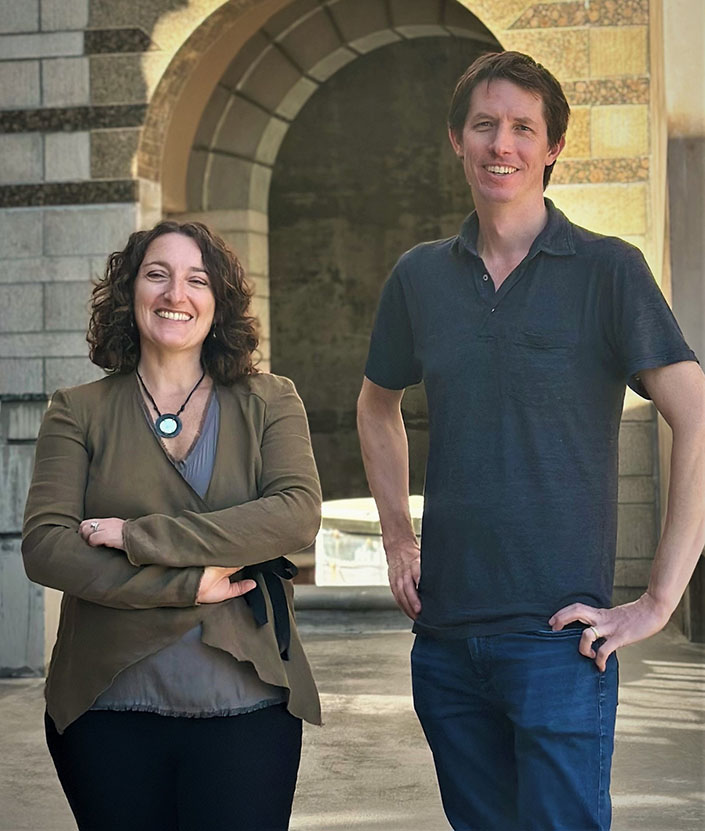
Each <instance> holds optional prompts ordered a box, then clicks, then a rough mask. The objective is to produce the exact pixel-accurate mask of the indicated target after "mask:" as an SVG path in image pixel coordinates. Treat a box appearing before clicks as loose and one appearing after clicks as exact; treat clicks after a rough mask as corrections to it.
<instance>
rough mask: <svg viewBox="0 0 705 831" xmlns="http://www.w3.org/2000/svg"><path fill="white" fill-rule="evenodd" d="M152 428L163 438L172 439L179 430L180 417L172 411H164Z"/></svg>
mask: <svg viewBox="0 0 705 831" xmlns="http://www.w3.org/2000/svg"><path fill="white" fill-rule="evenodd" d="M154 429H155V430H156V431H157V435H158V436H161V437H162V438H163V439H173V438H174V436H178V435H179V433H180V432H181V419H180V418H179V417H178V416H177V415H174V413H164V415H161V416H159V418H158V419H157V423H156V424H155V425H154Z"/></svg>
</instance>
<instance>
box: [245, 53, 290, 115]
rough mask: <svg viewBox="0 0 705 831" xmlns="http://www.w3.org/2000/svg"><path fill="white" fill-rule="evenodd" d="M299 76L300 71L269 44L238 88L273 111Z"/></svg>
mask: <svg viewBox="0 0 705 831" xmlns="http://www.w3.org/2000/svg"><path fill="white" fill-rule="evenodd" d="M300 77H301V71H300V70H299V69H298V68H297V67H296V66H295V65H294V64H293V63H292V62H291V61H290V60H289V59H288V58H287V57H285V56H284V55H283V54H282V53H281V52H280V51H279V49H278V48H277V47H276V46H270V47H268V49H267V50H266V51H265V52H263V53H262V56H261V57H260V59H259V60H258V62H257V63H256V65H255V66H254V67H253V69H252V71H251V72H250V73H249V74H248V75H247V76H246V77H245V78H244V79H243V81H242V83H241V84H240V85H239V87H238V88H239V89H242V91H243V93H244V94H245V95H246V96H247V97H248V98H251V99H252V100H253V101H256V102H257V103H258V104H261V105H262V106H263V107H264V108H265V109H267V110H270V111H274V110H276V108H277V106H278V105H279V102H280V101H281V100H282V98H283V97H284V96H285V95H286V93H287V92H288V91H289V90H290V89H291V87H293V86H294V84H295V83H296V82H297V81H298V79H299V78H300Z"/></svg>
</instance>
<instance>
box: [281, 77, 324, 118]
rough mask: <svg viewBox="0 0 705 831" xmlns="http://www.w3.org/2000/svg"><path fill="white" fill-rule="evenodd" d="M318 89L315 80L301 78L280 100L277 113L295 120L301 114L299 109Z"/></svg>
mask: <svg viewBox="0 0 705 831" xmlns="http://www.w3.org/2000/svg"><path fill="white" fill-rule="evenodd" d="M317 89H318V84H316V83H315V82H314V81H311V80H310V79H309V78H303V77H302V78H299V80H298V81H297V82H296V83H295V84H294V85H293V86H292V87H290V88H289V90H288V91H287V92H286V94H285V95H284V97H283V98H282V100H281V101H280V103H279V106H278V107H277V109H276V114H277V115H278V116H281V117H282V118H287V119H289V120H290V121H293V120H294V119H295V118H296V116H297V115H298V114H299V110H300V109H301V108H302V107H303V105H304V104H305V103H306V102H307V101H308V99H309V98H310V97H311V96H312V95H313V93H314V92H315V91H316V90H317Z"/></svg>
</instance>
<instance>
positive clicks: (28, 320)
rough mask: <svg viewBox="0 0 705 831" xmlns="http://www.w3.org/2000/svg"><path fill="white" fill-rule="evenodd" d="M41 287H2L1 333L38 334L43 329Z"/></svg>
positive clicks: (0, 306)
mask: <svg viewBox="0 0 705 831" xmlns="http://www.w3.org/2000/svg"><path fill="white" fill-rule="evenodd" d="M43 310H44V305H43V300H42V287H41V285H32V284H26V283H20V284H18V285H0V332H36V331H38V330H40V329H42V328H43V317H42V315H43Z"/></svg>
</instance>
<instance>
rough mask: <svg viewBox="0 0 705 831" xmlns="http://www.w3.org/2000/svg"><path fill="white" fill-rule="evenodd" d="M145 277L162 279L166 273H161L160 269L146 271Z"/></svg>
mask: <svg viewBox="0 0 705 831" xmlns="http://www.w3.org/2000/svg"><path fill="white" fill-rule="evenodd" d="M147 277H149V278H150V280H163V279H165V278H166V274H162V272H161V271H148V272H147Z"/></svg>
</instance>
